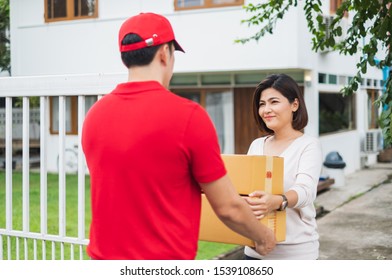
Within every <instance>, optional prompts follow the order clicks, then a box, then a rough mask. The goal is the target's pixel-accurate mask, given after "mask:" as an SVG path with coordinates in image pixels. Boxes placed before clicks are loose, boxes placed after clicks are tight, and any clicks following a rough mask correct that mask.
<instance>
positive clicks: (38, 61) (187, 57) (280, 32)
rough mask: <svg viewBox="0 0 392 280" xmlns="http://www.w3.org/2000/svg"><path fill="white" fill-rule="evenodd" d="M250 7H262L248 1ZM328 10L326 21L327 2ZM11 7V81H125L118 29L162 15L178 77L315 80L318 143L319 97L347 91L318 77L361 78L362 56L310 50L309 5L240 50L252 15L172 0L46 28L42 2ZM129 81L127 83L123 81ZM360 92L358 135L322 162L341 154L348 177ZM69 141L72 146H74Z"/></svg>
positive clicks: (363, 108) (103, 2) (309, 91)
mask: <svg viewBox="0 0 392 280" xmlns="http://www.w3.org/2000/svg"><path fill="white" fill-rule="evenodd" d="M249 2H253V3H257V2H259V1H245V3H249ZM322 2H323V3H325V4H326V5H325V6H324V7H323V9H324V10H325V14H328V13H329V1H322ZM10 5H11V6H10V9H11V36H12V44H11V48H12V49H11V63H12V75H13V76H40V75H56V74H60V75H62V74H65V75H69V74H76V75H77V74H83V75H84V74H89V73H92V74H96V73H104V74H110V73H122V74H126V69H125V67H124V66H123V65H122V63H121V60H120V54H119V51H118V45H117V44H118V43H117V34H118V30H119V27H120V25H121V23H122V22H123V21H124V20H125V19H126V18H128V17H129V16H132V15H135V14H138V13H139V12H149V11H150V12H156V13H161V14H163V15H165V16H166V17H167V18H168V19H169V20H170V21H171V23H172V25H173V28H174V31H175V34H176V37H177V40H178V41H179V42H180V44H181V45H182V46H183V48H184V49H185V51H186V53H185V54H183V53H180V52H177V53H176V65H175V68H174V71H175V73H178V74H181V73H214V72H221V71H224V72H231V73H237V72H241V71H253V70H256V71H259V70H260V71H268V72H275V71H284V70H290V69H294V70H299V71H304V73H305V75H308V76H309V77H310V80H309V81H308V82H305V83H304V89H305V100H306V104H307V107H308V111H309V116H310V120H309V125H308V127H307V128H306V133H309V134H312V135H314V136H318V130H319V124H318V122H319V120H318V111H319V109H318V102H319V98H318V95H319V92H323V91H327V92H339V91H340V89H341V86H337V85H335V86H333V85H321V84H319V83H318V74H319V73H326V74H333V75H338V76H339V75H341V76H346V77H347V76H353V75H354V74H355V73H356V72H357V69H356V63H357V62H358V58H359V56H358V55H356V56H353V57H351V56H346V57H345V56H341V55H339V54H338V53H336V52H334V53H325V54H317V53H315V52H313V51H312V50H311V35H310V34H309V32H308V30H307V22H306V19H305V16H304V12H303V9H302V5H303V1H298V5H299V7H297V8H293V7H292V8H291V9H290V11H289V12H288V13H287V15H286V17H285V19H284V20H283V21H281V22H279V23H278V24H277V26H276V28H275V30H274V34H273V35H270V34H267V35H266V36H265V37H264V38H262V39H261V40H260V41H259V42H254V41H252V42H249V43H247V44H245V45H242V44H235V43H234V40H235V39H238V38H243V37H247V36H250V35H252V34H254V33H255V32H256V28H255V27H251V28H249V27H247V25H245V24H241V20H242V19H246V18H248V17H249V15H247V14H246V12H245V10H244V9H243V8H242V7H240V6H239V7H226V8H219V9H218V8H217V9H195V10H188V11H174V1H173V0H160V1H156V0H128V1H126V0H99V5H98V6H99V10H98V15H99V16H98V18H97V19H85V20H73V21H60V22H52V23H45V21H44V1H43V0H10ZM366 77H367V78H370V79H377V80H381V79H382V73H381V71H379V70H376V69H375V68H371V67H369V68H368V74H366ZM125 78H126V75H124V81H125ZM107 85H111V84H107ZM113 87H114V84H113ZM108 88H110V86H109V87H108ZM359 92H362V94H357V99H356V105H357V129H356V130H355V131H350V132H344V133H335V134H333V135H328V136H322V137H320V139H321V141H322V145H323V152H324V155H326V154H327V153H328V152H329V151H332V150H337V151H339V152H341V153H342V156H343V158H344V160H345V161H346V162H347V167H346V169H345V172H346V173H351V172H352V171H354V170H356V169H359V168H360V156H359V152H360V137H363V134H364V133H365V131H366V129H367V94H366V89H360V90H359ZM51 137H52V138H53V139H48V142H49V143H52V145H53V146H55V145H57V144H56V143H57V140H56V138H55V136H50V137H49V138H51ZM69 138H70V145H73V143H74V142H75V141H73V139H72V137H69ZM347 147H349V148H347ZM54 148H55V147H54Z"/></svg>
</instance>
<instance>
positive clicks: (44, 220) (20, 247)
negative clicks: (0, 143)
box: [0, 74, 125, 260]
mask: <svg viewBox="0 0 392 280" xmlns="http://www.w3.org/2000/svg"><path fill="white" fill-rule="evenodd" d="M121 80H123V81H124V80H125V75H123V74H114V75H75V76H47V77H16V78H13V77H10V78H0V98H5V120H4V123H5V135H4V141H5V160H4V161H5V168H4V169H5V170H4V174H5V186H2V185H3V182H0V188H3V187H4V188H5V190H4V193H5V195H4V196H5V197H4V200H5V213H4V215H5V217H4V218H5V219H4V220H5V226H4V227H2V225H1V224H0V260H1V259H26V260H27V259H62V260H63V259H71V260H72V259H85V258H86V255H85V246H86V245H87V244H88V239H87V238H86V236H85V235H86V234H85V233H86V225H85V220H86V212H85V211H86V210H85V208H86V205H85V192H86V182H85V180H86V179H85V178H86V167H85V163H84V155H83V152H82V150H81V149H79V152H78V168H77V197H78V199H77V209H75V210H74V209H71V211H77V234H76V235H75V236H67V234H66V227H67V223H66V221H67V219H66V212H67V211H70V209H67V204H66V189H67V182H66V166H65V164H66V163H65V151H66V141H67V137H68V136H67V134H66V97H67V96H78V97H77V98H78V109H77V111H78V113H77V116H78V120H77V122H78V135H77V139H78V146H79V147H81V130H82V126H83V121H84V116H85V111H86V108H85V97H86V96H91V95H98V96H102V95H103V94H105V93H107V92H109V91H110V90H111V89H112V88H113V87H114V85H115V84H117V83H118V82H120V81H121ZM50 96H58V97H59V123H58V128H59V129H58V135H56V138H57V137H58V139H56V141H58V151H52V150H50V147H49V141H48V140H49V137H52V136H51V135H50V134H49V125H50V124H49V119H50V118H49V106H50V104H49V97H50ZM16 97H19V98H22V100H23V102H22V126H21V129H22V133H21V135H22V167H21V173H22V191H21V196H22V206H21V208H22V209H17V210H18V211H19V212H20V210H21V212H22V226H21V228H22V229H21V230H17V229H16V228H17V227H14V224H13V218H14V214H13V213H14V211H15V207H20V206H15V207H14V205H13V201H14V200H15V199H16V197H14V196H15V194H14V192H13V188H14V182H13V175H14V174H13V173H14V172H15V170H14V169H13V164H12V163H13V156H14V155H13V147H12V146H13V108H12V104H13V98H16ZM32 97H39V99H40V108H39V112H40V117H39V124H40V125H39V129H40V133H39V134H40V135H39V141H40V149H39V153H40V155H39V157H40V160H39V162H40V166H39V176H40V179H39V181H40V182H39V184H40V186H39V196H40V198H39V202H38V203H39V206H37V205H34V207H39V219H40V226H39V227H40V228H39V230H38V231H37V232H34V231H32V230H30V224H31V221H30V216H31V213H30V210H31V206H32V205H30V202H31V199H30V174H31V169H30V146H29V141H30V138H31V137H30V116H31V109H30V98H32ZM51 140H53V139H51ZM53 155H55V156H56V157H58V213H56V216H57V215H58V221H57V225H56V228H57V227H58V232H57V233H56V234H53V233H49V231H48V228H49V227H50V226H52V225H51V224H49V223H48V211H50V210H49V209H48V199H49V197H48V181H47V178H48V169H47V162H48V158H49V157H53ZM57 155H58V156H57ZM0 204H2V203H1V201H0ZM34 218H35V219H36V218H37V217H34Z"/></svg>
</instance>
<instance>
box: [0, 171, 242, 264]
mask: <svg viewBox="0 0 392 280" xmlns="http://www.w3.org/2000/svg"><path fill="white" fill-rule="evenodd" d="M77 179H78V178H77V175H67V176H66V229H65V230H66V236H69V237H77V233H78V211H77V207H78V190H77ZM22 181H23V177H22V173H21V172H18V171H14V172H13V176H12V185H13V188H12V190H13V193H12V228H13V229H14V230H23V210H22V209H23V200H22V195H23V192H22ZM58 181H59V179H58V175H57V174H48V175H47V185H48V188H47V201H48V205H47V208H48V211H47V212H48V214H47V216H48V218H47V225H48V228H47V232H48V234H53V235H58V233H59V209H58V202H59V193H58V189H59V188H58V186H59V184H58ZM29 182H30V186H29V187H30V190H29V196H30V200H29V219H30V223H29V231H30V232H40V223H41V218H40V217H41V215H40V174H39V173H36V172H30V174H29ZM85 192H86V195H85V205H86V207H85V208H86V209H85V225H86V232H85V236H86V237H88V235H89V232H88V230H89V224H90V222H91V212H90V178H89V176H86V188H85ZM5 205H6V202H5V173H4V171H0V228H5V227H6V220H5ZM18 242H19V241H18V240H16V238H11V252H13V253H12V254H13V255H12V259H15V258H17V256H16V255H15V253H14V252H17V251H21V253H20V254H19V255H22V257H21V258H24V254H23V244H22V243H23V242H21V244H17V243H18ZM6 243H7V242H3V252H7V248H6ZM27 244H28V258H29V259H30V258H32V255H33V247H34V246H36V244H33V242H28V243H27ZM38 246H39V245H38ZM235 247H236V245H231V244H223V243H215V242H205V241H199V249H198V252H197V257H196V259H197V260H206V259H212V258H214V257H216V256H218V255H220V254H222V253H225V252H228V251H230V250H232V249H233V248H235ZM17 248H18V249H17ZM70 250H71V249H70V248H68V247H66V248H65V249H64V251H65V254H64V255H65V256H67V254H69V253H70V252H69V251H70ZM40 251H41V250H38V256H37V258H38V259H42V255H40ZM50 251H51V248H47V254H46V259H51V258H52V256H51V252H50ZM75 253H76V254H78V252H77V249H76V250H75ZM59 254H60V253H59V250H56V259H59V258H60V256H59ZM3 257H4V256H3ZM85 259H88V257H87V256H85Z"/></svg>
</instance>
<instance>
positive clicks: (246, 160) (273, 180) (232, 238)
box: [199, 155, 286, 246]
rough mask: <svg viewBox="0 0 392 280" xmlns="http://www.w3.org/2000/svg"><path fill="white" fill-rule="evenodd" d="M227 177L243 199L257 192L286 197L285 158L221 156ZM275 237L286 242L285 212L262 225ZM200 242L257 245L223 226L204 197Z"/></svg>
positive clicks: (275, 214) (269, 217) (271, 214)
mask: <svg viewBox="0 0 392 280" xmlns="http://www.w3.org/2000/svg"><path fill="white" fill-rule="evenodd" d="M222 159H223V161H224V163H225V166H226V169H227V173H228V176H229V177H230V179H231V181H232V182H233V184H234V187H235V188H236V189H237V191H238V193H239V194H240V195H246V196H247V195H248V194H249V193H251V192H253V191H255V190H264V191H266V192H268V193H272V194H282V193H283V158H282V157H272V156H253V155H222ZM260 222H261V223H263V224H264V225H266V226H268V227H269V228H270V229H272V230H273V231H274V233H275V237H276V240H277V241H278V242H279V241H284V240H285V238H286V211H281V212H280V211H275V212H273V213H270V214H269V215H268V216H267V217H265V218H263V219H262V220H261V221H260ZM199 240H203V241H213V242H222V243H228V244H238V245H247V246H254V242H253V241H252V240H250V239H247V238H246V237H244V236H242V235H240V234H237V233H235V232H234V231H232V230H231V229H229V228H228V227H227V226H226V225H225V224H223V223H222V222H221V221H220V220H219V218H218V217H217V216H216V215H215V213H214V211H213V210H212V208H211V206H210V204H209V202H208V200H207V198H206V197H205V195H204V194H202V213H201V222H200V234H199Z"/></svg>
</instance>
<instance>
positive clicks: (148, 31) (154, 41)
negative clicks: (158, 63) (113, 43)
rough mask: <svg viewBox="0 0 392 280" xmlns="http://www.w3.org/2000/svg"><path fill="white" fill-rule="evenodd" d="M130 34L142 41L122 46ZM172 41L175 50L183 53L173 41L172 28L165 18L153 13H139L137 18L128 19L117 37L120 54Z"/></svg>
mask: <svg viewBox="0 0 392 280" xmlns="http://www.w3.org/2000/svg"><path fill="white" fill-rule="evenodd" d="M130 33H134V34H137V35H139V36H140V37H141V38H142V39H143V41H141V42H137V43H133V44H129V45H122V44H121V42H122V40H123V39H124V37H125V36H126V35H128V34H130ZM173 40H174V47H175V49H176V50H178V51H182V52H185V51H184V50H183V49H182V47H181V46H180V44H178V43H177V41H176V40H175V38H174V32H173V28H172V27H171V24H170V22H169V21H168V20H167V18H165V17H164V16H161V15H158V14H154V13H140V14H138V15H137V16H133V17H130V18H129V19H127V20H126V21H125V22H124V23H123V24H122V26H121V28H120V32H119V35H118V44H119V47H120V52H128V51H134V50H138V49H142V48H146V47H152V46H158V45H161V44H164V43H168V42H170V41H173Z"/></svg>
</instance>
